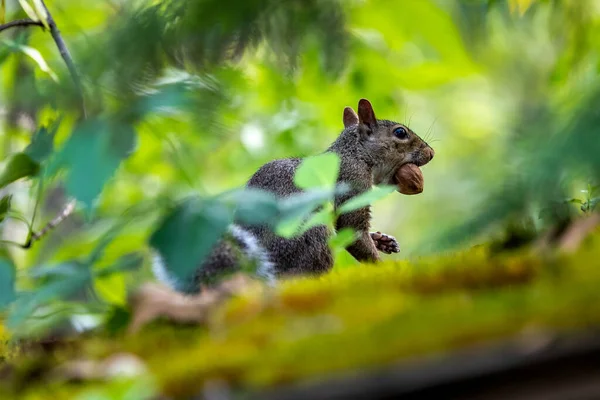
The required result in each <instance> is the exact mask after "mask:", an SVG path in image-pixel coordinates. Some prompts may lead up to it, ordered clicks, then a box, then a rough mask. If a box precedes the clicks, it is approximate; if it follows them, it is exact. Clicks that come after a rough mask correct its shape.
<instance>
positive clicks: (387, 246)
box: [370, 232, 400, 254]
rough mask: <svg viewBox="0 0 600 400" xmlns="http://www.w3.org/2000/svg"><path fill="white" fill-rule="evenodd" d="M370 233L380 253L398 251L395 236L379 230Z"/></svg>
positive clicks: (398, 246) (398, 247)
mask: <svg viewBox="0 0 600 400" xmlns="http://www.w3.org/2000/svg"><path fill="white" fill-rule="evenodd" d="M370 235H371V239H373V242H374V243H375V247H376V248H377V250H379V251H381V252H382V253H385V254H392V253H399V252H400V245H399V244H398V241H396V238H395V237H393V236H390V235H386V234H385V233H381V232H371V233H370Z"/></svg>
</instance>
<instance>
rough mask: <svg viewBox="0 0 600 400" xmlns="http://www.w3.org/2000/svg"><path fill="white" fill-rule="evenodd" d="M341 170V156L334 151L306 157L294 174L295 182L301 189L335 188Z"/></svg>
mask: <svg viewBox="0 0 600 400" xmlns="http://www.w3.org/2000/svg"><path fill="white" fill-rule="evenodd" d="M339 171H340V157H339V156H338V155H337V154H336V153H333V152H327V153H323V154H320V155H318V156H313V157H307V158H305V159H304V160H303V161H302V163H301V164H300V166H298V169H297V170H296V174H295V175H294V183H295V184H296V186H298V187H299V188H301V189H310V188H314V187H322V188H333V187H334V186H335V183H336V181H337V178H338V173H339Z"/></svg>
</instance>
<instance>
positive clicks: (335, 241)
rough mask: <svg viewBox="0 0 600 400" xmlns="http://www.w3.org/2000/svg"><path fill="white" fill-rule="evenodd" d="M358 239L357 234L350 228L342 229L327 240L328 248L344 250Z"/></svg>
mask: <svg viewBox="0 0 600 400" xmlns="http://www.w3.org/2000/svg"><path fill="white" fill-rule="evenodd" d="M357 238H358V234H357V233H356V232H355V231H354V230H353V229H352V228H344V229H341V230H340V231H338V232H337V233H336V234H335V235H332V236H331V237H330V238H329V247H330V248H331V249H332V250H334V251H336V250H341V249H346V247H348V246H350V245H351V244H352V243H354V241H355V240H356V239H357Z"/></svg>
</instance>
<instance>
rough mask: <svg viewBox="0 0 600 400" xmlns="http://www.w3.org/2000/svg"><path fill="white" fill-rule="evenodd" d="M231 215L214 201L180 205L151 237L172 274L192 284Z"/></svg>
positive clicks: (191, 202)
mask: <svg viewBox="0 0 600 400" xmlns="http://www.w3.org/2000/svg"><path fill="white" fill-rule="evenodd" d="M231 214H232V212H231V211H230V210H229V208H228V207H227V206H226V205H224V204H223V203H222V202H219V201H216V200H214V199H200V198H197V197H193V198H189V199H187V200H186V201H184V202H182V203H181V204H180V205H178V206H177V207H176V208H175V209H174V210H173V211H172V212H171V213H170V214H169V215H168V216H167V217H166V218H164V220H163V221H162V222H161V224H160V226H159V227H158V229H156V231H155V232H154V233H153V234H152V236H151V238H150V245H151V246H152V247H153V248H155V249H156V250H158V252H159V253H160V255H161V256H162V258H163V259H164V260H165V264H166V266H167V268H168V269H169V271H171V273H172V274H173V275H174V276H175V277H177V278H178V279H179V280H180V281H182V282H189V281H190V277H191V276H192V275H193V274H194V272H195V271H196V269H197V268H198V267H199V265H200V264H201V262H202V261H203V260H204V258H205V257H206V256H208V254H209V253H210V251H211V250H212V248H213V246H214V245H215V244H216V243H217V242H218V241H219V240H220V239H221V237H222V236H223V234H224V233H225V232H226V230H227V227H228V225H229V224H230V223H231V221H232V215H231Z"/></svg>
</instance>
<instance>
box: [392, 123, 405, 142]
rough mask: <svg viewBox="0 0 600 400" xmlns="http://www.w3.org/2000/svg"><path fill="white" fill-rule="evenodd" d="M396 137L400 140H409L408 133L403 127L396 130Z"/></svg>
mask: <svg viewBox="0 0 600 400" xmlns="http://www.w3.org/2000/svg"><path fill="white" fill-rule="evenodd" d="M394 135H396V137H397V138H398V139H408V132H407V131H406V129H405V128H403V127H401V126H400V127H398V128H396V129H394Z"/></svg>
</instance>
